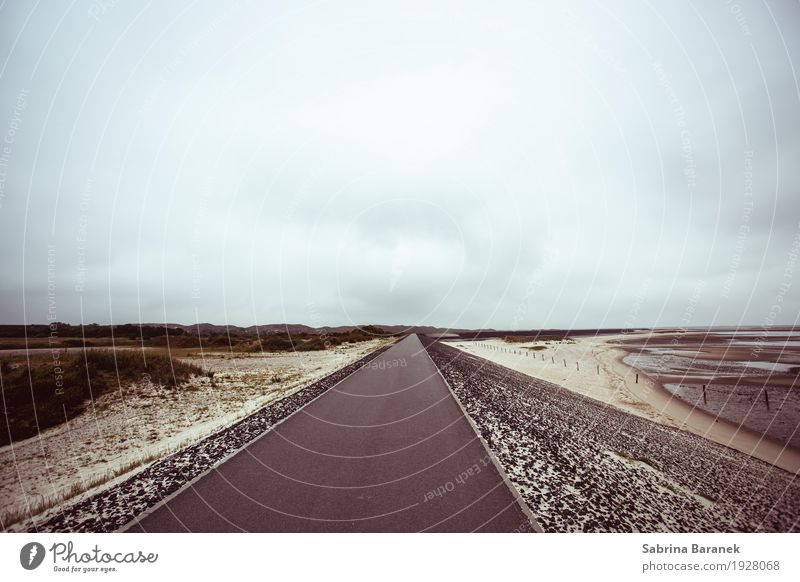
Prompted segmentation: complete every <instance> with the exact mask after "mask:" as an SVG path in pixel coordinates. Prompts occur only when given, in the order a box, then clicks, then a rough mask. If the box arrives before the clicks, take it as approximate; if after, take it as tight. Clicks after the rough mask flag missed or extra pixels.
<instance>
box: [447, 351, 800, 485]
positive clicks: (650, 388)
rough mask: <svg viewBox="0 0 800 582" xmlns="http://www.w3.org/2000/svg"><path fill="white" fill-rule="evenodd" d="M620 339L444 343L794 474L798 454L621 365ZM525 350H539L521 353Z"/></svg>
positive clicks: (799, 469)
mask: <svg viewBox="0 0 800 582" xmlns="http://www.w3.org/2000/svg"><path fill="white" fill-rule="evenodd" d="M622 339H626V340H629V339H631V335H625V336H622V335H607V336H596V337H586V338H581V337H578V338H574V339H571V340H566V341H553V342H527V343H519V344H512V343H508V342H505V341H503V340H502V339H490V340H484V341H475V342H467V341H451V342H445V343H447V344H449V345H452V346H454V347H457V348H459V349H461V350H463V351H465V352H467V353H471V354H474V355H476V356H480V357H482V358H486V359H488V360H490V361H492V362H496V363H498V364H501V365H503V366H506V367H508V368H511V369H513V370H516V371H518V372H522V373H523V374H527V375H529V376H532V377H535V378H541V379H542V380H547V381H549V382H552V383H554V384H558V385H559V386H562V387H563V388H565V389H567V390H570V391H572V392H577V393H579V394H583V395H585V396H588V397H590V398H593V399H595V400H599V401H600V402H603V403H605V404H607V405H609V406H613V407H614V408H616V409H619V410H623V411H625V412H629V413H631V414H635V415H637V416H641V417H644V418H647V419H649V420H652V421H654V422H657V423H660V424H663V425H667V426H673V427H677V428H681V429H683V430H687V431H689V432H692V433H694V434H697V435H700V436H702V437H705V438H707V439H709V440H712V441H714V442H716V443H719V444H722V445H725V446H728V447H731V448H733V449H736V450H738V451H741V452H743V453H746V454H748V455H752V456H753V457H756V458H758V459H761V460H763V461H766V462H768V463H771V464H773V465H775V466H777V467H780V468H782V469H785V470H787V471H789V472H791V473H794V474H798V473H800V451H798V450H796V449H793V448H789V447H786V446H785V445H783V444H782V443H778V442H777V441H774V440H772V439H768V438H766V437H764V436H763V435H761V434H759V433H756V432H754V431H752V430H749V429H746V428H741V427H739V426H737V425H735V424H733V423H731V422H729V421H727V420H725V419H722V418H717V417H715V416H714V415H712V414H709V413H707V412H705V411H703V410H700V409H697V408H693V407H692V406H690V405H688V404H686V403H685V402H683V401H682V400H680V399H678V398H675V397H673V396H672V394H670V393H669V392H668V391H667V390H666V389H664V388H663V386H662V385H661V384H660V383H658V382H656V381H654V380H652V379H651V378H649V377H648V376H647V375H645V374H644V373H642V372H640V371H637V370H636V369H634V368H632V367H631V366H629V365H627V364H625V363H624V362H623V361H622V359H623V358H624V357H625V356H626V355H627V354H628V351H626V350H625V349H623V348H622V347H620V346H618V345H616V343H617V342H619V341H621V340H622ZM531 346H543V347H544V348H545V349H542V350H538V351H533V350H527V349H525V348H527V347H531ZM542 358H544V359H542ZM565 360H566V365H565V364H564V361H565ZM576 363H577V366H576ZM598 369H599V373H598ZM637 373H638V376H639V380H638V383H637V381H636V375H637Z"/></svg>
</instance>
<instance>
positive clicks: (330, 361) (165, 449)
mask: <svg viewBox="0 0 800 582" xmlns="http://www.w3.org/2000/svg"><path fill="white" fill-rule="evenodd" d="M387 341H388V342H391V341H392V340H372V341H369V342H362V343H358V344H352V345H345V346H340V347H337V348H335V349H331V350H325V351H314V352H299V353H286V352H279V353H265V354H260V353H259V354H232V353H229V352H226V353H222V352H206V353H205V354H204V357H203V358H200V357H197V358H182V359H183V360H184V361H187V362H190V363H194V364H197V365H199V366H201V367H202V368H203V369H204V370H210V371H213V372H214V378H213V382H212V380H210V379H209V378H207V377H200V378H198V377H195V378H193V379H192V380H191V381H190V382H189V383H188V384H186V385H184V386H182V387H180V388H177V389H168V388H165V387H162V386H157V385H146V384H144V383H139V384H135V385H132V386H127V387H124V389H123V390H121V391H120V390H117V391H113V392H109V393H106V394H103V395H102V396H100V397H99V398H98V399H97V401H96V402H95V404H94V407H89V408H88V409H87V411H86V412H85V413H83V414H81V415H80V416H78V417H76V418H74V419H72V420H70V421H69V424H64V425H61V426H57V427H53V428H50V429H47V430H45V431H43V432H42V433H41V435H40V436H38V437H32V438H29V439H26V440H24V441H19V442H16V443H13V444H12V445H8V446H5V447H2V448H0V518H2V523H0V525H2V527H3V529H6V528H7V527H8V525H9V520H12V521H13V516H14V515H19V513H20V512H24V511H25V510H26V508H30V509H32V510H33V511H34V512H37V510H38V509H39V508H41V509H46V507H47V506H49V505H53V504H56V503H58V504H61V503H63V502H64V501H66V500H68V499H71V498H73V497H74V498H75V499H78V498H79V497H83V496H85V495H86V490H87V489H89V490H91V492H96V491H97V490H99V489H101V488H103V487H105V486H108V485H111V484H112V483H114V482H118V481H119V480H121V479H124V478H126V477H127V476H129V475H130V474H132V473H133V472H135V471H136V470H139V469H140V468H142V467H143V466H144V465H146V464H147V463H148V462H149V461H152V460H155V459H158V458H161V457H163V456H165V455H167V454H168V453H170V452H172V451H175V450H178V449H180V448H183V447H185V446H188V445H190V444H192V443H195V442H197V441H199V440H201V439H202V438H204V437H206V436H208V435H210V434H212V433H213V432H215V431H217V430H219V429H221V428H224V427H226V426H229V425H231V424H233V423H234V422H236V421H237V420H239V419H240V418H243V417H245V416H247V415H248V414H250V413H251V412H254V411H255V410H257V409H259V408H261V407H262V406H264V405H265V404H267V403H269V402H271V401H273V400H277V399H279V398H282V397H284V396H288V395H289V394H292V393H294V392H296V391H297V390H299V389H300V388H302V387H303V386H306V385H308V384H310V383H312V382H314V381H316V380H318V379H320V378H322V377H324V376H327V375H328V374H330V373H331V372H333V371H335V370H338V369H339V368H342V367H344V366H346V365H348V364H350V363H351V362H354V361H356V360H358V359H359V358H361V357H363V356H364V355H365V354H367V353H369V352H372V351H374V350H375V349H377V348H378V347H380V346H381V345H384V344H385V343H387Z"/></svg>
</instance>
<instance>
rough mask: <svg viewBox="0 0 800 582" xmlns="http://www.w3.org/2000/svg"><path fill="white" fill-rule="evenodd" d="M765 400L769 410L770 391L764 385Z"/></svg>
mask: <svg viewBox="0 0 800 582" xmlns="http://www.w3.org/2000/svg"><path fill="white" fill-rule="evenodd" d="M764 401H765V402H766V403H767V410H769V392H768V391H767V387H766V386H764Z"/></svg>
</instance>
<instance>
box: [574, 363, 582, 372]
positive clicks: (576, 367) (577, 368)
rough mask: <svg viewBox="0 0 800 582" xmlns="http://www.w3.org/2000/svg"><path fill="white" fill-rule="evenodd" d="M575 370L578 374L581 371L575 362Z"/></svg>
mask: <svg viewBox="0 0 800 582" xmlns="http://www.w3.org/2000/svg"><path fill="white" fill-rule="evenodd" d="M575 369H576V370H577V371H578V372H580V371H581V368H580V366H579V365H578V362H575Z"/></svg>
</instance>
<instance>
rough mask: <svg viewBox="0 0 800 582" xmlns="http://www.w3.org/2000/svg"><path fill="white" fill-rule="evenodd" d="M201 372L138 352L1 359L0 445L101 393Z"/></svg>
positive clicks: (63, 417)
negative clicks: (13, 360)
mask: <svg viewBox="0 0 800 582" xmlns="http://www.w3.org/2000/svg"><path fill="white" fill-rule="evenodd" d="M202 373H203V370H202V369H201V368H199V367H198V366H194V365H191V364H186V363H184V362H180V361H178V360H176V359H174V358H171V357H170V356H169V355H166V354H159V353H153V352H142V351H139V350H117V351H111V350H87V351H86V352H83V353H80V352H78V353H74V352H70V353H63V352H53V353H52V354H51V355H50V356H48V357H46V358H41V357H39V358H35V359H34V358H24V357H22V358H17V360H16V361H15V362H13V363H12V362H3V363H2V376H1V377H2V386H1V387H2V405H3V410H2V416H3V417H4V418H5V422H3V421H0V423H1V424H2V425H5V426H0V428H2V430H0V445H7V444H9V443H10V442H12V441H18V440H22V439H25V438H28V437H31V436H34V435H36V434H38V433H39V431H42V430H44V429H46V428H50V427H52V426H57V425H59V424H62V423H64V422H67V421H68V420H69V419H71V418H74V417H75V416H77V415H78V414H80V413H81V412H83V411H84V410H85V409H86V408H88V407H89V406H91V405H92V403H93V402H94V400H95V399H96V398H97V397H98V396H100V395H101V394H103V393H105V392H107V391H109V390H113V389H116V388H118V387H120V386H123V387H127V386H128V385H130V384H131V383H134V382H139V381H150V382H152V383H153V384H159V385H162V386H166V387H168V388H176V387H179V386H181V385H183V384H184V383H185V382H186V381H188V380H189V378H191V377H192V376H193V375H200V374H202Z"/></svg>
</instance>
